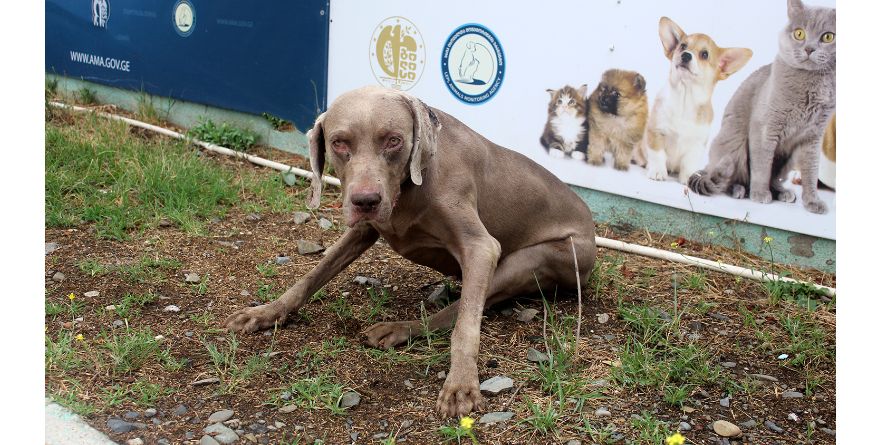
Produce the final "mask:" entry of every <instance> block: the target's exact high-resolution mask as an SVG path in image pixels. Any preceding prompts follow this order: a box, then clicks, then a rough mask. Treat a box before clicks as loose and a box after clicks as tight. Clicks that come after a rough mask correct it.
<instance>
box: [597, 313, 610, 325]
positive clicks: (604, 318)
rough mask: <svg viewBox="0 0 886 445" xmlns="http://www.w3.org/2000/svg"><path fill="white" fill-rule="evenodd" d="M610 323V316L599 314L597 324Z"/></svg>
mask: <svg viewBox="0 0 886 445" xmlns="http://www.w3.org/2000/svg"><path fill="white" fill-rule="evenodd" d="M608 322H609V314H605V313H604V314H597V323H600V324H606V323H608Z"/></svg>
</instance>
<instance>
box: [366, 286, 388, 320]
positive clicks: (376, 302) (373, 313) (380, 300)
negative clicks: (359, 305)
mask: <svg viewBox="0 0 886 445" xmlns="http://www.w3.org/2000/svg"><path fill="white" fill-rule="evenodd" d="M366 292H368V293H369V301H370V302H371V303H372V305H371V306H370V307H369V312H368V314H367V315H366V322H367V323H372V322H374V321H377V320H379V319H380V318H381V316H384V314H385V313H386V312H387V311H386V310H385V305H387V304H388V302H389V301H390V300H391V296H390V295H389V294H388V290H387V289H382V291H381V292H376V290H375V288H372V287H370V288H368V289H367V290H366Z"/></svg>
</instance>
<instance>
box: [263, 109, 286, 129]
mask: <svg viewBox="0 0 886 445" xmlns="http://www.w3.org/2000/svg"><path fill="white" fill-rule="evenodd" d="M261 116H262V117H263V118H265V120H267V121H268V123H270V124H271V126H272V127H274V129H275V130H277V131H281V130H283V129H286V128H291V127H292V122H289V121H287V120H285V119H281V118H279V117H277V116H274V115H273V114H270V113H262V114H261Z"/></svg>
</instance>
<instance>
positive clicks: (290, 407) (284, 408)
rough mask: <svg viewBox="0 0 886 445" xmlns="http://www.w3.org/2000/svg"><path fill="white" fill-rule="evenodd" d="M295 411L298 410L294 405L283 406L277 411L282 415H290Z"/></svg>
mask: <svg viewBox="0 0 886 445" xmlns="http://www.w3.org/2000/svg"><path fill="white" fill-rule="evenodd" d="M297 409H298V407H297V406H295V405H283V406H282V407H281V408H280V409H279V410H278V411H280V412H281V413H283V414H288V413H291V412H293V411H295V410H297Z"/></svg>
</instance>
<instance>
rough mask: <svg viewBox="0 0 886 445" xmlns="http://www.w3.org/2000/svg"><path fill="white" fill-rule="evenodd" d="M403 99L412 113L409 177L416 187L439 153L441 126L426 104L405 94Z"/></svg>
mask: <svg viewBox="0 0 886 445" xmlns="http://www.w3.org/2000/svg"><path fill="white" fill-rule="evenodd" d="M403 99H404V100H405V101H406V105H408V106H409V109H410V111H411V112H412V152H411V153H410V154H409V177H410V179H412V182H413V183H414V184H415V185H421V183H422V176H421V172H422V170H424V169H425V167H427V166H428V163H429V162H430V160H431V158H432V157H433V156H434V154H435V153H436V152H437V134H438V133H439V132H440V127H441V125H440V121H439V120H438V119H437V115H436V114H434V111H433V110H431V109H430V108H429V107H428V106H427V105H425V103H424V102H422V101H420V100H418V98H415V97H413V96H410V95H408V94H405V93H404V94H403Z"/></svg>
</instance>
